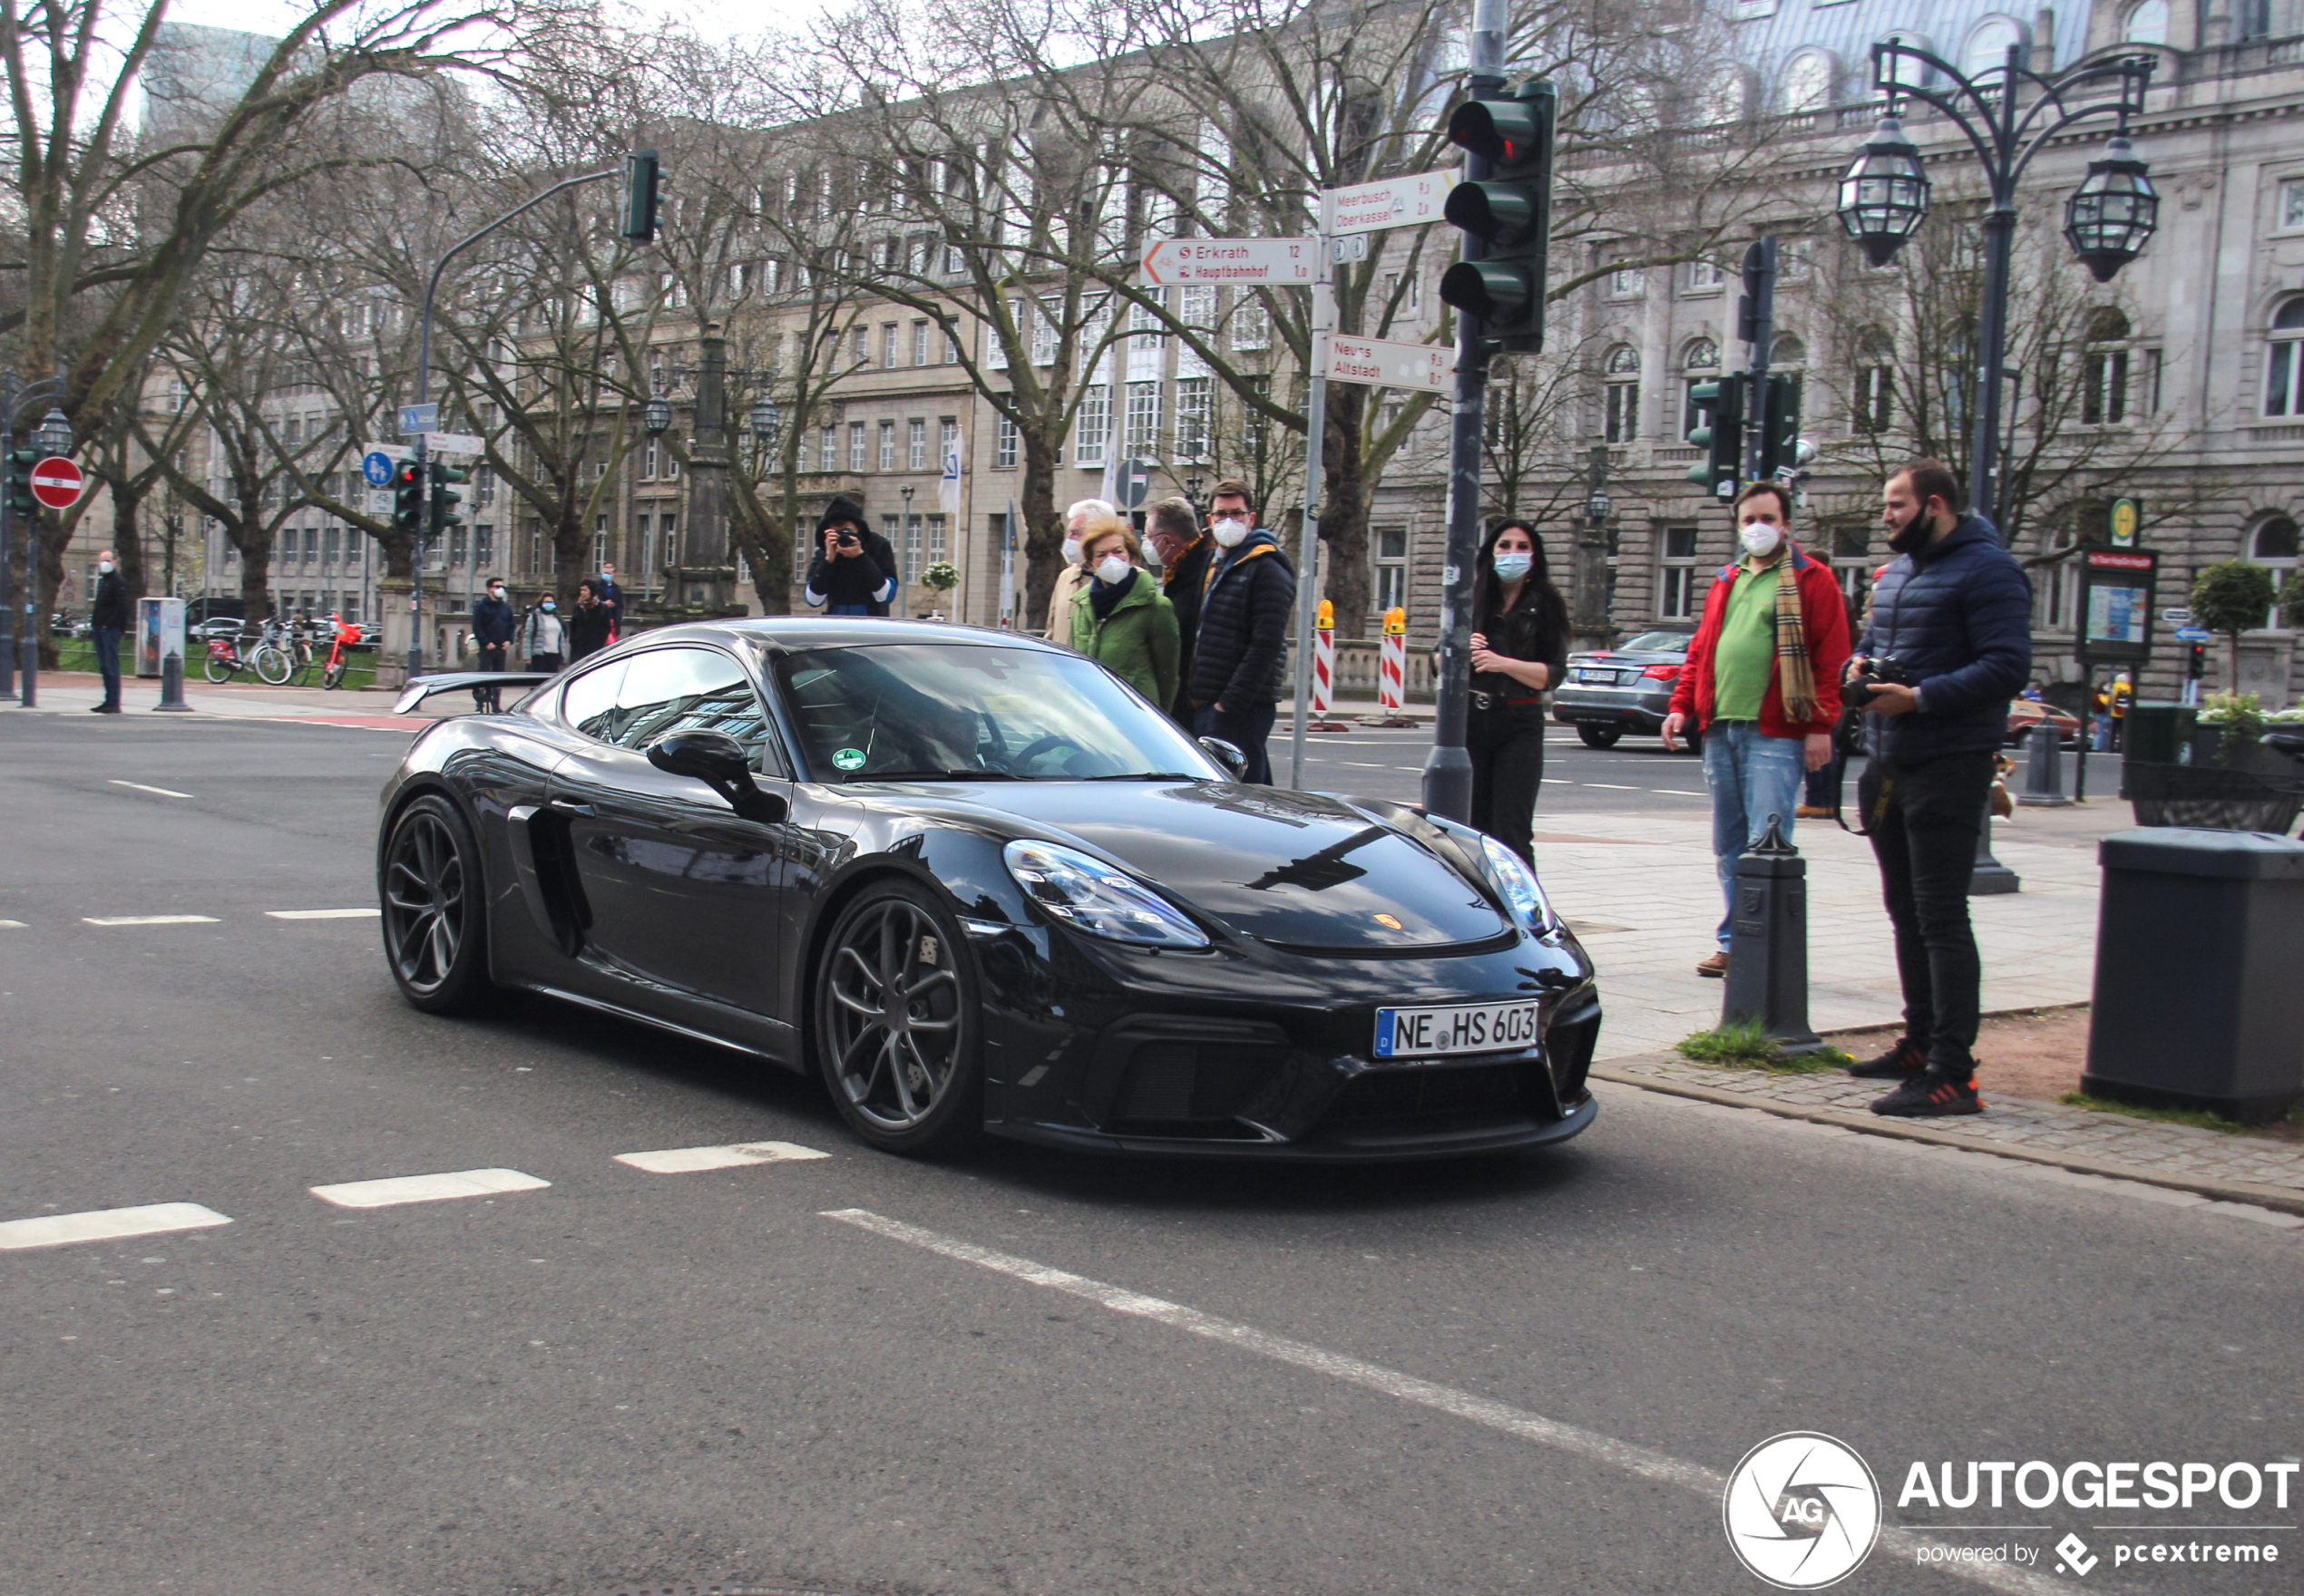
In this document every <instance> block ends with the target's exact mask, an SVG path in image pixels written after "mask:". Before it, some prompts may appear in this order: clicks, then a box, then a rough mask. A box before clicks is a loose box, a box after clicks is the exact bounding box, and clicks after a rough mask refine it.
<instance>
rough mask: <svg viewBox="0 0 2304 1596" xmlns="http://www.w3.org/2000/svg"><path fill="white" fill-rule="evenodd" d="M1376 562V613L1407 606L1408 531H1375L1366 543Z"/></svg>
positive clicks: (1381, 529)
mask: <svg viewBox="0 0 2304 1596" xmlns="http://www.w3.org/2000/svg"><path fill="white" fill-rule="evenodd" d="M1369 548H1370V550H1371V551H1372V553H1373V555H1374V557H1375V560H1376V613H1377V615H1378V616H1379V617H1381V616H1382V615H1383V614H1384V612H1385V611H1387V610H1391V609H1400V608H1405V607H1406V605H1407V603H1408V529H1407V528H1406V527H1378V528H1376V529H1375V536H1373V537H1372V538H1371V539H1370V540H1369Z"/></svg>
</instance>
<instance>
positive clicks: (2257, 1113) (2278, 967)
mask: <svg viewBox="0 0 2304 1596" xmlns="http://www.w3.org/2000/svg"><path fill="white" fill-rule="evenodd" d="M2096 857H2097V861H2098V862H2099V863H2100V864H2101V865H2102V866H2103V868H2104V895H2103V898H2102V900H2101V903H2100V907H2099V910H2098V914H2097V921H2096V985H2095V996H2094V1007H2093V1008H2092V1010H2091V1013H2090V1024H2089V1027H2088V1065H2087V1071H2086V1073H2085V1074H2084V1075H2082V1076H2081V1077H2080V1085H2081V1089H2082V1090H2083V1091H2085V1092H2088V1093H2091V1094H2094V1095H2097V1096H2101V1097H2110V1098H2114V1099H2116V1100H2117V1101H2120V1102H2123V1103H2135V1104H2141V1105H2146V1106H2151V1107H2175V1108H2201V1109H2208V1110H2210V1111H2211V1112H2213V1113H2216V1114H2223V1115H2225V1116H2226V1117H2227V1118H2230V1119H2234V1120H2238V1121H2240V1122H2241V1124H2268V1123H2270V1122H2271V1121H2274V1120H2278V1119H2280V1118H2281V1117H2282V1116H2283V1115H2285V1114H2287V1113H2288V1111H2289V1109H2290V1108H2292V1107H2294V1106H2295V1105H2296V1104H2297V1103H2298V1102H2299V1101H2304V980H2299V979H2298V978H2297V974H2296V950H2297V949H2299V948H2304V843H2299V842H2293V841H2291V840H2289V838H2287V837H2280V836H2274V835H2271V834H2270V833H2269V832H2223V831H2206V830H2196V829H2192V828H2189V827H2181V826H2167V827H2154V828H2153V829H2151V830H2146V831H2136V832H2117V833H2115V834H2114V835H2112V836H2109V837H2106V838H2104V841H2103V842H2101V843H2099V844H2098V846H2097V855H2096Z"/></svg>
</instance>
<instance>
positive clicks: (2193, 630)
mask: <svg viewBox="0 0 2304 1596" xmlns="http://www.w3.org/2000/svg"><path fill="white" fill-rule="evenodd" d="M2215 635H2216V634H2215V633H2213V632H2211V631H2210V630H2209V629H2208V628H2206V627H2178V628H2176V641H2178V642H2179V643H2205V642H2207V641H2208V639H2209V638H2211V637H2214V636H2215Z"/></svg>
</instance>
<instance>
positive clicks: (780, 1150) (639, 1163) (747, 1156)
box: [616, 1142, 832, 1175]
mask: <svg viewBox="0 0 2304 1596" xmlns="http://www.w3.org/2000/svg"><path fill="white" fill-rule="evenodd" d="M831 1156H832V1154H831V1153H819V1152H817V1151H816V1150H815V1148H814V1147H803V1146H801V1145H800V1144H799V1143H796V1142H738V1143H733V1144H731V1145H729V1146H726V1147H667V1148H663V1149H660V1150H659V1151H658V1152H655V1153H618V1154H617V1155H616V1162H617V1163H627V1164H630V1165H631V1166H632V1168H634V1169H638V1170H646V1171H647V1172H648V1173H649V1174H652V1175H687V1174H694V1173H698V1171H700V1170H708V1169H738V1168H741V1167H742V1166H743V1165H745V1164H747V1163H795V1162H797V1161H798V1160H801V1159H807V1158H829V1157H831Z"/></svg>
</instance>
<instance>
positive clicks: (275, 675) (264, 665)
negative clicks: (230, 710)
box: [256, 647, 295, 687]
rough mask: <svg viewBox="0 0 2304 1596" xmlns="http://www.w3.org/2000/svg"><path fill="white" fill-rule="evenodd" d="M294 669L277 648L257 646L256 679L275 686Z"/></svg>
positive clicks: (282, 681) (281, 682) (285, 679)
mask: <svg viewBox="0 0 2304 1596" xmlns="http://www.w3.org/2000/svg"><path fill="white" fill-rule="evenodd" d="M294 669H295V667H293V666H291V665H290V664H289V663H288V656H287V655H286V654H283V653H282V652H280V650H278V648H269V647H267V648H259V649H258V650H257V651H256V679H257V680H258V681H260V682H263V683H266V684H267V685H268V686H275V687H277V686H281V685H282V684H283V683H285V682H286V681H287V680H288V676H289V675H290V674H291V673H292V672H293V671H294Z"/></svg>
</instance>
